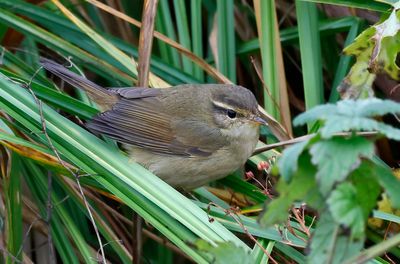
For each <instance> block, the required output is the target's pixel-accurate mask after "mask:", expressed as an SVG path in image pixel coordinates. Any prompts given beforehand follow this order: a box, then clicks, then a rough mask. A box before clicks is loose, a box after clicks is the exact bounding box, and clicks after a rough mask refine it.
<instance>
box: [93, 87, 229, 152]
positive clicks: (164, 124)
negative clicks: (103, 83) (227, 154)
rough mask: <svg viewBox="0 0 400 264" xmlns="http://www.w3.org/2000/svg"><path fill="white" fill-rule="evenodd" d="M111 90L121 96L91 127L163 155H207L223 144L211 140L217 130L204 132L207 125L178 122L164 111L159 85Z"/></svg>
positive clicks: (95, 130) (113, 137)
mask: <svg viewBox="0 0 400 264" xmlns="http://www.w3.org/2000/svg"><path fill="white" fill-rule="evenodd" d="M113 92H115V93H118V94H119V95H120V100H119V101H118V102H117V103H116V104H115V105H114V106H113V108H112V109H111V110H109V111H106V112H104V113H101V114H99V115H97V116H96V117H94V118H93V119H92V120H91V121H90V122H88V123H87V127H88V128H89V129H90V130H91V131H93V132H95V133H101V134H104V135H107V136H108V137H110V138H112V139H115V140H116V141H118V142H121V143H126V144H131V145H134V146H138V147H142V148H144V149H147V150H149V151H151V152H154V153H159V154H165V155H180V156H209V155H211V153H212V152H213V151H215V150H216V149H218V148H221V147H222V145H223V143H222V142H220V141H219V143H218V144H213V143H215V142H216V141H215V140H213V138H212V137H213V136H217V135H216V133H217V131H213V132H206V133H204V132H205V131H202V130H204V129H207V127H206V126H204V127H203V128H199V129H196V127H193V126H191V124H190V122H191V121H190V120H189V121H188V120H186V121H185V120H181V121H179V122H177V119H176V117H174V116H171V115H169V114H167V113H166V111H165V109H163V104H162V102H161V101H160V99H159V97H158V96H160V95H161V93H162V91H160V90H159V89H148V88H133V89H132V88H122V89H121V88H120V89H115V90H113ZM161 96H163V95H161ZM178 120H179V119H178ZM185 122H188V123H187V124H184V123H185ZM182 126H183V127H182ZM185 128H186V129H185ZM177 129H178V131H176V130H177ZM182 129H183V130H182ZM217 142H218V141H217Z"/></svg>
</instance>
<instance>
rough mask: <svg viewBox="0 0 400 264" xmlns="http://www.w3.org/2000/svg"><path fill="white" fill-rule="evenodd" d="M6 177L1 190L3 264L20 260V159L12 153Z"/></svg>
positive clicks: (21, 229) (21, 230) (21, 235)
mask: <svg viewBox="0 0 400 264" xmlns="http://www.w3.org/2000/svg"><path fill="white" fill-rule="evenodd" d="M9 158H10V161H11V167H10V171H9V174H8V175H3V177H4V178H3V188H4V198H5V207H6V208H5V210H6V211H5V212H6V216H7V217H6V222H5V223H6V225H5V234H6V246H7V247H6V249H7V251H8V254H5V263H7V264H11V263H15V262H16V261H21V260H22V254H21V251H22V246H23V245H22V237H23V233H22V232H23V228H22V204H21V202H22V198H21V193H22V192H21V179H20V178H21V171H20V167H21V158H20V157H19V156H18V155H17V154H15V153H12V154H11V155H10V157H9Z"/></svg>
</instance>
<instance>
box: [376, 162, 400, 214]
mask: <svg viewBox="0 0 400 264" xmlns="http://www.w3.org/2000/svg"><path fill="white" fill-rule="evenodd" d="M375 173H376V174H377V175H378V181H379V183H380V185H381V186H382V187H383V188H384V189H385V192H386V193H387V194H388V195H389V198H390V201H391V203H392V206H393V207H394V208H400V192H399V190H400V180H399V179H398V178H396V177H395V176H394V175H393V173H392V171H391V170H390V169H388V168H385V167H383V166H376V167H375Z"/></svg>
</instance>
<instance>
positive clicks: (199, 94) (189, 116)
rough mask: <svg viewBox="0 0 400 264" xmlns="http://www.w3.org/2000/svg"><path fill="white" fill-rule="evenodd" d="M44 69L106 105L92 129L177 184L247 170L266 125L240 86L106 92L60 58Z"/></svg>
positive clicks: (90, 125) (89, 125)
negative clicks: (60, 61)
mask: <svg viewBox="0 0 400 264" xmlns="http://www.w3.org/2000/svg"><path fill="white" fill-rule="evenodd" d="M41 64H42V66H43V67H44V68H45V69H46V70H48V71H49V72H51V73H53V74H55V75H56V76H58V77H60V78H61V79H63V80H65V81H66V82H68V83H70V84H71V85H73V86H75V87H77V88H80V89H83V90H85V91H86V92H87V93H88V95H89V96H90V97H91V99H92V100H93V101H95V102H96V103H97V104H98V105H99V106H100V107H101V108H102V110H103V112H102V113H100V114H98V115H97V116H95V117H94V118H93V119H92V120H90V121H89V122H88V123H86V126H87V128H88V129H89V130H91V131H93V132H94V133H96V134H103V135H106V136H108V137H110V138H112V139H115V140H116V141H118V142H120V143H122V146H123V148H124V149H125V150H126V151H127V152H128V154H129V156H130V157H131V158H132V159H133V160H134V161H136V162H138V163H140V164H141V165H142V166H144V167H146V168H147V169H148V170H150V171H151V172H153V173H154V174H155V175H157V176H158V177H160V178H161V179H163V180H164V181H166V182H167V183H169V184H170V185H172V186H174V187H181V188H184V189H192V188H196V187H199V186H202V185H204V184H206V183H208V182H210V181H213V180H216V179H220V178H222V177H224V176H226V175H228V174H229V173H231V172H233V171H235V170H236V169H238V168H240V167H241V166H242V165H244V163H245V162H246V160H247V159H248V158H249V157H250V156H251V154H252V153H253V151H254V148H255V146H256V144H257V141H258V137H259V126H260V124H264V125H266V122H265V121H264V120H263V119H262V118H261V117H260V114H259V112H258V110H257V106H258V104H257V101H256V99H255V97H254V95H253V94H252V93H251V92H250V91H249V90H248V89H246V88H243V87H241V86H237V85H231V84H184V85H178V86H174V87H170V88H163V89H157V88H114V89H109V90H107V89H105V88H103V87H101V86H99V85H97V84H95V83H93V82H91V81H89V80H87V79H85V78H83V77H81V76H79V75H77V74H75V73H73V72H71V71H69V70H68V69H66V68H65V67H63V66H61V65H59V64H57V63H55V62H53V61H50V60H47V59H42V61H41Z"/></svg>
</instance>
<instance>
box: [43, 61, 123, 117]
mask: <svg viewBox="0 0 400 264" xmlns="http://www.w3.org/2000/svg"><path fill="white" fill-rule="evenodd" d="M40 64H41V65H42V66H43V68H45V69H46V70H47V71H49V72H51V73H52V74H54V75H56V76H57V77H59V78H61V79H62V80H64V81H66V82H67V83H69V84H70V85H72V86H74V87H76V88H79V89H82V90H84V91H86V92H87V93H88V95H89V97H90V98H91V99H92V100H93V101H94V102H95V103H97V104H98V105H99V106H100V107H101V108H105V109H103V110H108V109H111V107H112V106H113V105H114V104H115V103H116V102H117V101H118V96H117V95H116V94H115V93H113V92H111V91H108V90H107V89H105V88H103V87H101V86H100V85H97V84H95V83H94V82H92V81H89V80H88V79H86V78H84V77H82V76H80V75H78V74H76V73H74V72H72V71H70V70H68V69H67V68H65V67H64V66H62V65H60V64H58V63H56V62H54V61H52V60H49V59H46V58H41V59H40Z"/></svg>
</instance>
